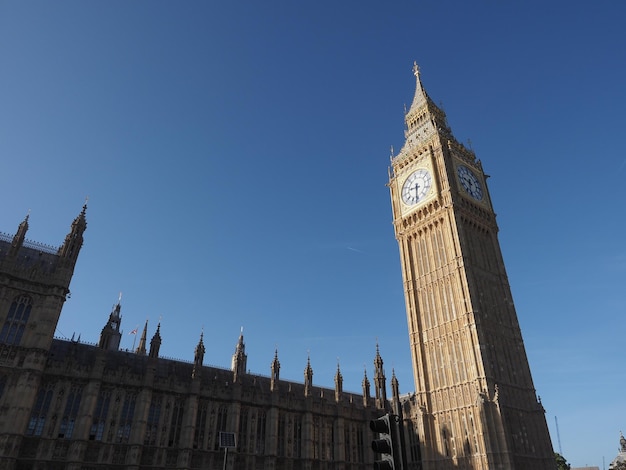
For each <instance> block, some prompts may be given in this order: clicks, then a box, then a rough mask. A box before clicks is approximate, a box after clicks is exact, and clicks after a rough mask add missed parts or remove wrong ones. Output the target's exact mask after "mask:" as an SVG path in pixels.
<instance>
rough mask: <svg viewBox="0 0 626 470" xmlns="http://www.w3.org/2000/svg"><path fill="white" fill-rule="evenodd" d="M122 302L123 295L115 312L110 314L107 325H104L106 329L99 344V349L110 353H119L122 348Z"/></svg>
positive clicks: (101, 334)
mask: <svg viewBox="0 0 626 470" xmlns="http://www.w3.org/2000/svg"><path fill="white" fill-rule="evenodd" d="M121 301H122V294H120V297H119V299H118V301H117V304H116V305H114V306H113V310H112V311H111V313H110V314H109V320H108V321H107V323H106V325H104V328H102V332H101V333H100V342H99V343H98V347H99V348H102V349H106V350H108V351H117V350H118V349H119V347H120V341H121V339H122V333H121V331H120V326H121V323H122V315H121V314H120V311H121V309H122V305H121Z"/></svg>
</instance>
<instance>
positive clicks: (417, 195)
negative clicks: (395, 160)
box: [402, 168, 433, 206]
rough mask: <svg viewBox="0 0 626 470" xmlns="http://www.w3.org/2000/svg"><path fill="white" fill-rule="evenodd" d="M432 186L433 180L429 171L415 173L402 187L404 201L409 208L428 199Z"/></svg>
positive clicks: (421, 170) (422, 170) (423, 170)
mask: <svg viewBox="0 0 626 470" xmlns="http://www.w3.org/2000/svg"><path fill="white" fill-rule="evenodd" d="M432 185H433V178H432V176H431V175H430V173H429V172H428V170H426V169H424V168H422V169H420V170H417V171H414V172H413V173H411V174H410V175H409V177H408V178H407V179H406V181H405V182H404V184H403V185H402V200H403V201H404V203H405V204H407V205H409V206H412V205H414V204H417V203H418V202H419V201H421V200H422V199H424V198H425V197H426V195H427V194H428V192H429V191H430V188H431V186H432Z"/></svg>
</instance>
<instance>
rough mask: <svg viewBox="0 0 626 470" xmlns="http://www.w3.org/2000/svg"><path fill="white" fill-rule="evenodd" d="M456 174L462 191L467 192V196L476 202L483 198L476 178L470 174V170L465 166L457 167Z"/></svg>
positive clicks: (481, 189)
mask: <svg viewBox="0 0 626 470" xmlns="http://www.w3.org/2000/svg"><path fill="white" fill-rule="evenodd" d="M456 172H457V174H458V175H459V181H460V182H461V186H463V189H464V190H465V191H466V192H467V194H469V195H470V196H472V197H473V198H474V199H476V200H477V201H480V200H481V199H482V198H483V188H482V186H481V185H480V181H478V178H476V175H475V174H474V173H472V170H470V169H469V168H467V167H466V166H463V165H459V166H458V167H457V169H456Z"/></svg>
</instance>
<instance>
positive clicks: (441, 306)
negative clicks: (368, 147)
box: [389, 65, 555, 470]
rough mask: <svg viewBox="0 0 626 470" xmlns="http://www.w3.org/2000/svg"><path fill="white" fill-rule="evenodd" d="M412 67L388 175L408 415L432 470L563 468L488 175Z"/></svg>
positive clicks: (537, 469) (426, 463)
mask: <svg viewBox="0 0 626 470" xmlns="http://www.w3.org/2000/svg"><path fill="white" fill-rule="evenodd" d="M414 71H415V76H416V79H417V81H416V91H415V97H414V99H413V102H412V104H411V107H410V109H409V110H408V112H407V113H406V116H405V122H406V131H405V137H406V142H405V144H404V146H403V147H402V149H401V150H400V152H399V153H397V154H394V153H393V150H392V156H391V168H390V172H389V174H390V179H389V188H390V191H391V202H392V207H393V223H394V227H395V233H396V238H397V240H398V243H399V247H400V259H401V264H402V275H403V281H404V292H405V299H406V308H407V315H408V324H409V341H410V347H411V352H412V360H413V374H414V379H415V390H416V393H415V395H414V396H412V397H410V399H409V400H407V401H406V402H405V406H406V407H407V409H406V411H405V414H404V415H405V417H406V418H409V419H410V420H411V421H412V425H413V426H415V428H416V431H417V434H418V436H419V441H420V442H421V443H422V451H423V452H422V454H423V455H422V460H423V467H424V469H426V470H431V469H453V468H454V469H457V468H458V469H472V470H486V469H495V468H498V469H515V470H522V469H525V470H539V469H553V468H554V466H555V463H554V454H553V451H552V445H551V441H550V436H549V433H548V427H547V424H546V420H545V416H544V409H543V407H542V405H541V402H540V401H539V399H538V397H537V396H536V394H535V389H534V386H533V381H532V378H531V373H530V368H529V365H528V360H527V358H526V352H525V350H524V344H523V340H522V334H521V331H520V327H519V324H518V320H517V316H516V313H515V308H514V306H513V299H512V296H511V290H510V288H509V284H508V279H507V275H506V270H505V267H504V261H503V259H502V253H501V251H500V246H499V243H498V238H497V234H498V226H497V224H496V216H495V213H494V211H493V207H492V205H491V200H490V195H489V191H488V189H487V184H486V182H487V176H486V175H485V174H484V172H483V169H482V165H481V162H480V160H478V159H477V158H476V156H475V154H474V152H473V151H472V150H469V149H467V148H466V147H465V146H463V145H462V144H461V143H459V142H458V141H457V140H456V139H455V138H454V136H453V135H452V131H451V130H450V127H449V126H448V123H447V120H446V115H445V113H444V112H443V111H442V110H441V109H440V108H439V107H437V106H436V105H435V104H434V103H433V101H432V100H431V99H430V97H429V96H428V94H427V93H426V91H425V89H424V88H423V86H422V82H421V80H420V75H419V69H418V68H417V65H416V66H415V68H414Z"/></svg>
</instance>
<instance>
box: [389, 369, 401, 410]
mask: <svg viewBox="0 0 626 470" xmlns="http://www.w3.org/2000/svg"><path fill="white" fill-rule="evenodd" d="M391 401H392V407H393V408H392V409H393V412H394V414H397V415H400V414H401V410H400V384H399V382H398V379H397V378H396V371H395V369H391Z"/></svg>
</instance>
